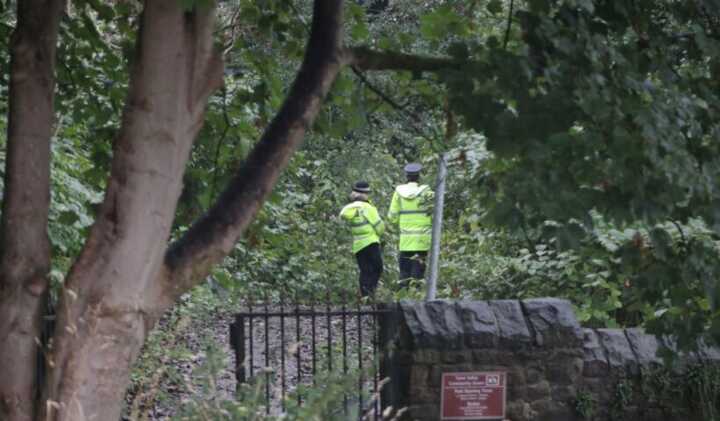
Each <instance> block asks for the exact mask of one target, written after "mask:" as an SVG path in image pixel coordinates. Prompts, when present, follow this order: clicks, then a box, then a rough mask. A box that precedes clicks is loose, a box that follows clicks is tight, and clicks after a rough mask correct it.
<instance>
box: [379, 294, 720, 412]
mask: <svg viewBox="0 0 720 421" xmlns="http://www.w3.org/2000/svg"><path fill="white" fill-rule="evenodd" d="M395 323H396V324H397V328H396V329H394V331H395V332H396V334H395V337H394V339H393V345H392V351H391V353H390V354H389V357H388V360H387V361H386V362H385V366H386V367H388V368H389V372H388V373H387V374H389V375H390V376H391V377H392V388H391V390H389V391H387V392H386V393H385V394H384V397H383V400H384V401H385V402H386V403H388V402H389V403H390V404H392V406H393V407H395V408H400V407H407V408H408V410H407V412H406V413H405V414H406V416H405V418H404V419H408V420H421V421H425V420H437V419H439V418H440V381H441V376H442V373H444V372H458V371H493V370H501V371H505V372H507V385H508V386H507V387H508V389H507V392H508V393H507V418H508V419H510V420H512V421H525V420H533V421H566V420H567V421H570V420H573V421H574V420H582V419H584V418H583V417H582V416H580V414H579V413H578V410H577V408H576V407H577V404H578V401H579V399H586V400H588V401H592V405H593V417H592V419H593V420H598V421H604V420H611V419H612V420H634V421H640V420H648V421H650V420H652V421H658V420H671V419H677V417H675V416H671V415H668V413H667V412H666V411H665V410H664V409H663V406H662V402H653V401H652V400H651V399H645V398H643V396H642V395H641V394H634V395H632V396H631V397H630V398H628V399H627V400H625V401H623V402H622V403H621V405H618V400H619V399H622V398H620V397H619V395H618V393H622V390H620V392H618V390H619V388H620V389H621V388H622V387H623V385H625V384H626V383H627V382H633V381H636V380H637V379H638V378H639V377H640V376H641V373H643V372H644V370H643V369H652V368H658V367H660V366H661V365H662V361H661V360H660V359H659V358H658V357H657V355H656V354H657V350H658V347H659V346H660V344H659V343H658V340H657V339H656V338H655V336H652V335H648V334H645V333H644V332H643V331H642V330H640V329H584V328H582V327H581V326H580V324H579V323H578V321H577V319H576V317H575V314H574V312H573V309H572V306H571V305H570V303H569V302H568V301H566V300H561V299H554V298H543V299H530V300H522V301H518V300H498V301H455V302H452V301H430V302H422V303H417V302H401V303H400V304H399V312H398V316H397V319H396V320H395ZM668 346H672V344H668ZM684 358H685V359H687V360H690V359H702V360H711V361H713V362H718V361H720V352H718V350H717V349H712V348H709V347H703V348H702V349H701V350H700V352H699V353H698V354H697V355H693V356H692V358H691V357H688V356H686V357H684ZM682 419H683V420H686V421H687V420H689V419H690V418H688V417H687V416H684V417H683V418H682Z"/></svg>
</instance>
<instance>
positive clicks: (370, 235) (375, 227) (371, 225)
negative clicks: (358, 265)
mask: <svg viewBox="0 0 720 421" xmlns="http://www.w3.org/2000/svg"><path fill="white" fill-rule="evenodd" d="M340 218H341V219H342V220H344V221H345V222H346V223H347V224H348V225H350V230H351V232H352V237H353V243H352V252H353V253H357V252H359V251H360V250H362V249H364V248H365V247H367V246H369V245H370V244H373V243H379V242H380V236H382V234H383V232H385V224H384V223H383V221H382V219H380V215H379V214H378V211H377V209H376V208H375V206H373V205H371V204H370V203H368V202H362V201H356V202H352V203H350V204H349V205H347V206H345V207H344V208H343V209H342V210H341V211H340Z"/></svg>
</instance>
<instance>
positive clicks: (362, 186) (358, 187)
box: [352, 181, 370, 193]
mask: <svg viewBox="0 0 720 421" xmlns="http://www.w3.org/2000/svg"><path fill="white" fill-rule="evenodd" d="M352 189H353V191H356V192H359V193H370V184H368V182H367V181H358V182H357V183H355V185H354V186H353V188H352Z"/></svg>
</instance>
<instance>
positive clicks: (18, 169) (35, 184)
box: [0, 0, 64, 421]
mask: <svg viewBox="0 0 720 421" xmlns="http://www.w3.org/2000/svg"><path fill="white" fill-rule="evenodd" d="M63 3H64V2H63V1H62V0H26V1H20V2H19V3H18V9H17V10H18V15H17V16H18V20H17V26H16V29H15V32H14V33H13V37H12V46H11V66H10V99H9V102H10V110H9V116H8V117H9V118H8V119H9V121H8V136H7V142H8V145H7V160H6V169H5V192H4V197H3V201H2V222H1V223H0V239H1V240H0V248H1V249H2V252H1V254H0V373H2V381H0V419H2V420H8V421H19V420H32V419H33V417H34V415H35V414H34V408H35V403H36V401H37V399H36V392H37V387H36V381H37V377H38V375H37V373H38V352H39V350H40V349H39V347H38V345H37V343H36V341H38V340H39V338H40V331H41V328H42V326H41V323H42V322H41V320H42V317H41V316H42V312H43V309H44V304H45V299H46V297H47V290H48V280H47V274H48V271H49V268H50V241H49V239H48V234H47V222H48V211H49V207H50V137H51V135H52V128H53V94H54V87H55V78H54V70H55V51H56V43H57V37H58V27H59V22H60V16H61V14H62V11H63V6H64V4H63Z"/></svg>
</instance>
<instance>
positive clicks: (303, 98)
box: [150, 0, 344, 305]
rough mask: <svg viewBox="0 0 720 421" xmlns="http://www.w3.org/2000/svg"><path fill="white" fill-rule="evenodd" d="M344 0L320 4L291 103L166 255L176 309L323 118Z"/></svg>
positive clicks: (164, 280) (161, 296)
mask: <svg viewBox="0 0 720 421" xmlns="http://www.w3.org/2000/svg"><path fill="white" fill-rule="evenodd" d="M341 40H342V0H316V1H315V3H314V6H313V22H312V31H311V36H310V40H309V42H308V45H307V48H306V52H305V58H304V60H303V63H302V65H301V67H300V71H299V72H298V75H297V77H296V79H295V82H294V83H293V85H292V88H291V89H290V93H289V94H288V97H287V99H286V100H285V103H284V104H283V106H282V108H281V109H280V111H279V112H278V114H277V115H276V116H275V118H274V119H273V121H272V122H271V123H270V125H269V126H268V128H267V129H266V131H265V133H264V134H263V136H262V138H261V139H260V141H259V142H258V143H257V145H256V146H255V148H254V149H253V151H252V152H251V153H250V156H248V158H247V160H246V162H245V164H244V165H243V167H242V168H241V169H240V171H239V172H238V173H237V174H236V175H235V177H234V178H233V179H232V180H231V182H230V184H229V186H228V187H227V188H226V190H225V191H224V192H223V193H222V194H221V195H220V198H219V199H218V201H217V202H216V203H215V205H214V206H213V207H212V208H211V209H210V210H209V211H208V213H207V214H206V215H204V216H203V217H202V218H201V219H200V220H198V221H197V222H196V223H195V224H194V225H193V226H192V227H191V228H190V229H189V230H188V231H187V232H186V233H185V235H184V236H183V237H182V238H180V239H179V240H178V241H176V242H175V243H174V244H172V245H171V246H170V248H169V250H168V252H167V254H166V255H165V267H164V270H163V272H164V273H162V274H161V277H160V281H161V286H160V288H161V290H159V291H157V292H156V296H155V297H151V298H150V299H157V300H158V302H162V304H163V305H170V303H172V302H173V301H174V300H175V299H176V298H177V297H178V296H179V295H181V294H182V293H183V292H185V291H187V290H188V289H189V288H191V287H192V286H194V285H195V284H197V283H199V282H201V281H202V280H203V279H204V278H205V277H206V276H207V275H208V274H209V272H210V270H211V268H212V266H213V265H215V264H216V263H218V262H220V261H221V260H222V259H223V258H224V257H225V256H226V255H227V254H228V253H230V251H231V250H232V248H233V247H234V245H235V243H236V241H237V240H238V239H239V237H240V236H241V235H242V233H243V232H244V231H245V229H246V228H247V226H248V225H249V224H250V222H251V221H252V220H253V218H254V216H255V215H256V214H257V212H258V211H259V209H260V207H261V206H262V204H263V202H264V201H265V199H266V198H267V197H268V196H269V194H270V192H271V190H272V188H273V186H274V185H275V183H276V182H277V180H278V178H279V177H280V174H281V173H282V171H283V170H284V169H285V167H286V166H287V164H288V162H289V160H290V157H291V155H292V154H293V152H295V150H296V149H297V148H298V147H299V146H300V144H301V142H302V139H303V137H304V135H305V132H306V131H307V130H308V129H309V128H310V126H311V125H312V123H313V121H314V119H315V117H316V116H317V114H318V112H319V110H320V106H321V104H322V102H323V99H324V98H325V96H326V95H327V93H328V91H329V90H330V87H331V85H332V83H333V82H334V81H335V78H336V76H337V75H338V73H339V71H340V69H341V68H342V64H343V58H344V57H343V51H342V48H341Z"/></svg>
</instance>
